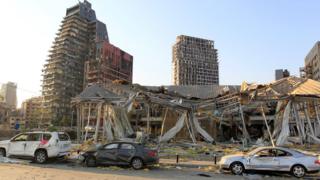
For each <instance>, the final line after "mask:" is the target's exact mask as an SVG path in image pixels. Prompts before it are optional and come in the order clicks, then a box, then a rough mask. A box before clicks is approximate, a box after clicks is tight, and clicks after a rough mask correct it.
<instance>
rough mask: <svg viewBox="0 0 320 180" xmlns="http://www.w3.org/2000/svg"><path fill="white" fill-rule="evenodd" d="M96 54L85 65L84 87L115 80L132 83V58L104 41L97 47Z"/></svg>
mask: <svg viewBox="0 0 320 180" xmlns="http://www.w3.org/2000/svg"><path fill="white" fill-rule="evenodd" d="M97 52H98V53H97V56H96V57H95V58H92V59H90V60H89V61H87V62H86V64H85V85H86V86H88V85H90V84H94V83H95V84H101V85H103V84H106V83H111V82H113V81H115V80H119V81H122V82H123V83H125V84H131V83H132V65H133V56H131V55H130V54H128V53H126V52H124V51H123V50H121V49H120V48H118V47H116V46H114V45H112V44H110V43H108V42H106V41H105V42H103V43H101V45H99V47H98V48H97Z"/></svg>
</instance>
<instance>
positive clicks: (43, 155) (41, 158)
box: [34, 150, 48, 164]
mask: <svg viewBox="0 0 320 180" xmlns="http://www.w3.org/2000/svg"><path fill="white" fill-rule="evenodd" d="M34 160H35V162H36V163H39V164H44V163H45V162H47V160H48V155H47V152H46V151H45V150H38V151H36V153H35V154H34Z"/></svg>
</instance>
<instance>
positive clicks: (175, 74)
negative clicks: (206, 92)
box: [172, 35, 219, 85]
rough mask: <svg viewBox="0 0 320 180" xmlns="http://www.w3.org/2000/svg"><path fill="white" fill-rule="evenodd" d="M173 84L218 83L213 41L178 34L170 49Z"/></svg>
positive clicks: (216, 57)
mask: <svg viewBox="0 0 320 180" xmlns="http://www.w3.org/2000/svg"><path fill="white" fill-rule="evenodd" d="M172 68H173V69H172V80H173V84H174V85H212V84H219V65H218V53H217V49H215V48H214V41H212V40H206V39H201V38H196V37H190V36H185V35H180V36H178V37H177V39H176V43H175V44H174V45H173V50H172Z"/></svg>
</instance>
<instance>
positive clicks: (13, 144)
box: [8, 133, 28, 156]
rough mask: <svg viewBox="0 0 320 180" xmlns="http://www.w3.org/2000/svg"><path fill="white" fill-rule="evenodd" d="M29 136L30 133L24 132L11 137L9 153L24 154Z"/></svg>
mask: <svg viewBox="0 0 320 180" xmlns="http://www.w3.org/2000/svg"><path fill="white" fill-rule="evenodd" d="M27 138H28V134H26V133H23V134H19V135H17V136H16V137H14V138H13V139H11V140H10V145H9V151H8V154H10V155H18V156H20V155H24V152H25V148H26V141H27Z"/></svg>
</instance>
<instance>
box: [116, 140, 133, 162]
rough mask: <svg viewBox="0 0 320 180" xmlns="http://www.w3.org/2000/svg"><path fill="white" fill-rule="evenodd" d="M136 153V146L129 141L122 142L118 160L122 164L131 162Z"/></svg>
mask: <svg viewBox="0 0 320 180" xmlns="http://www.w3.org/2000/svg"><path fill="white" fill-rule="evenodd" d="M135 153H136V148H135V147H134V146H133V145H132V144H129V143H122V144H120V147H119V150H118V161H119V163H121V164H130V161H131V159H132V157H133V156H134V155H135Z"/></svg>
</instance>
